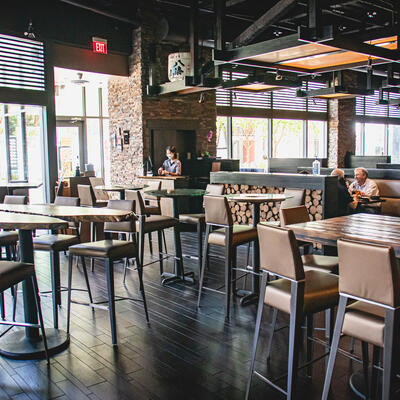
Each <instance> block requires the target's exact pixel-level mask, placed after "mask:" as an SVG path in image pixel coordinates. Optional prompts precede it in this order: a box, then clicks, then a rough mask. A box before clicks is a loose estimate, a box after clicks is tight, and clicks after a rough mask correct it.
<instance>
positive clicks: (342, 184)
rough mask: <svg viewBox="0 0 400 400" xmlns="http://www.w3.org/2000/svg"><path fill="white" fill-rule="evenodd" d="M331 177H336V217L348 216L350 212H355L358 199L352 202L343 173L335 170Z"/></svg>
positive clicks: (337, 169)
mask: <svg viewBox="0 0 400 400" xmlns="http://www.w3.org/2000/svg"><path fill="white" fill-rule="evenodd" d="M331 175H332V176H337V177H338V216H339V217H340V216H342V215H348V214H349V213H350V209H351V210H355V209H356V208H357V205H358V198H357V197H356V198H355V199H354V200H353V198H352V197H351V196H350V193H349V190H348V189H347V185H346V180H345V178H344V171H343V170H341V169H339V168H336V169H334V170H333V171H332V172H331Z"/></svg>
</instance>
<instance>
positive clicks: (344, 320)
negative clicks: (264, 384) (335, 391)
mask: <svg viewBox="0 0 400 400" xmlns="http://www.w3.org/2000/svg"><path fill="white" fill-rule="evenodd" d="M338 253H339V268H340V275H339V295H340V300H339V307H338V311H337V316H336V324H335V330H334V334H333V341H332V347H331V353H330V355H329V361H328V368H327V371H326V376H325V383H324V390H323V394H322V399H323V400H326V399H327V398H328V394H329V388H330V385H331V379H332V373H333V368H334V365H335V359H336V354H337V350H338V346H339V340H340V337H341V334H344V335H349V336H352V337H355V338H357V339H359V340H361V341H362V349H363V367H364V368H363V369H364V377H365V381H366V382H365V387H366V388H367V393H366V397H367V398H369V396H370V395H371V394H373V393H371V391H372V389H375V390H376V387H377V366H376V364H377V363H378V361H379V352H380V350H381V349H383V380H382V397H381V398H382V399H383V400H389V399H391V398H394V397H392V395H393V386H394V385H393V380H394V377H395V374H396V373H397V372H398V370H399V344H398V338H399V333H400V332H399V330H400V329H399V326H400V283H399V282H400V281H399V279H400V277H399V272H398V267H397V260H396V257H395V254H394V251H393V248H392V247H388V246H381V245H375V244H366V243H361V242H356V241H352V240H344V239H340V240H338ZM378 267H379V268H378ZM348 300H353V301H354V300H355V302H353V303H352V304H350V305H347V303H348ZM368 343H370V344H372V345H373V348H374V351H373V360H372V367H373V368H372V379H371V386H370V388H369V387H368ZM373 397H375V396H373ZM396 398H397V397H396Z"/></svg>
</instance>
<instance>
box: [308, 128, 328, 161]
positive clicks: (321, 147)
mask: <svg viewBox="0 0 400 400" xmlns="http://www.w3.org/2000/svg"><path fill="white" fill-rule="evenodd" d="M325 156H326V122H325V121H307V157H309V158H313V157H318V158H324V157H325Z"/></svg>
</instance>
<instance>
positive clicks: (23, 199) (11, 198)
mask: <svg viewBox="0 0 400 400" xmlns="http://www.w3.org/2000/svg"><path fill="white" fill-rule="evenodd" d="M4 204H28V196H15V195H7V196H4Z"/></svg>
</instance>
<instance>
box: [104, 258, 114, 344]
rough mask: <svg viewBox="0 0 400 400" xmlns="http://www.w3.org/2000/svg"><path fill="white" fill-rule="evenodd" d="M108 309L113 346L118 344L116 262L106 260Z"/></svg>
mask: <svg viewBox="0 0 400 400" xmlns="http://www.w3.org/2000/svg"><path fill="white" fill-rule="evenodd" d="M106 275H107V291H108V311H109V313H110V325H111V339H112V344H113V346H116V345H117V325H116V321H115V297H114V295H115V293H114V263H113V262H112V261H111V260H110V259H107V260H106Z"/></svg>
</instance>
